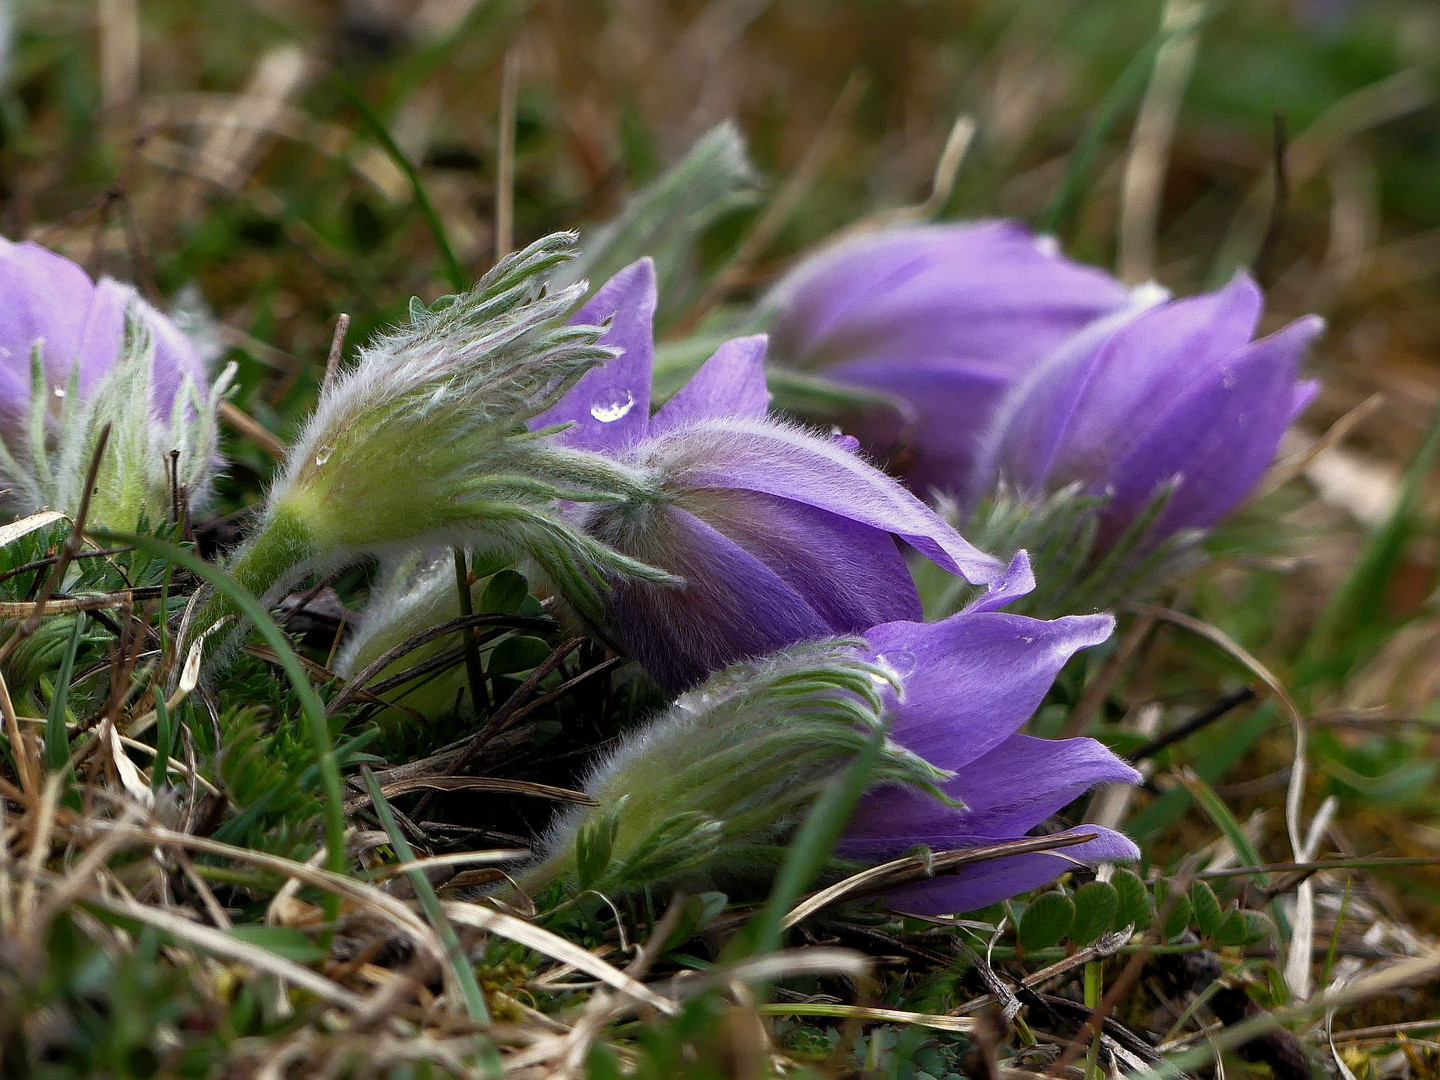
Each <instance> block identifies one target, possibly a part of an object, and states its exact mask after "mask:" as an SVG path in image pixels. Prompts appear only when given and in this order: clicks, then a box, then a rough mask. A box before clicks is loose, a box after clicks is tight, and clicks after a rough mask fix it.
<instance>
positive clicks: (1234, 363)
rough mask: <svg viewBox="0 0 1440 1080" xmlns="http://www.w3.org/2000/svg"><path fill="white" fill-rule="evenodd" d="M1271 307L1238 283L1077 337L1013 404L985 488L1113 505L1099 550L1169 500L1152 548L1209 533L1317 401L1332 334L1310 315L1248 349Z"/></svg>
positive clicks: (1003, 418) (987, 455)
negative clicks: (1069, 493) (1063, 492)
mask: <svg viewBox="0 0 1440 1080" xmlns="http://www.w3.org/2000/svg"><path fill="white" fill-rule="evenodd" d="M1262 303H1263V299H1262V297H1261V294H1260V290H1259V289H1258V288H1257V287H1256V286H1255V284H1254V282H1252V281H1251V280H1250V279H1249V278H1248V277H1246V276H1245V275H1243V274H1241V275H1238V276H1237V277H1236V278H1235V280H1234V281H1232V282H1231V283H1230V284H1229V285H1228V286H1227V287H1226V288H1224V289H1221V290H1220V291H1218V292H1214V293H1208V294H1205V295H1203V296H1195V297H1189V298H1187V299H1183V300H1175V301H1172V302H1170V303H1166V304H1161V305H1159V306H1156V307H1153V308H1150V309H1149V310H1146V311H1144V312H1142V313H1140V314H1138V315H1135V316H1134V317H1133V318H1126V319H1123V320H1116V321H1115V322H1112V323H1108V324H1097V326H1095V327H1092V328H1090V329H1088V330H1086V331H1082V332H1081V333H1079V334H1077V335H1076V336H1075V337H1074V338H1072V339H1071V340H1070V341H1069V342H1067V343H1066V344H1065V345H1063V346H1062V347H1061V348H1059V349H1057V350H1056V351H1055V352H1054V353H1053V354H1052V355H1051V356H1050V357H1049V358H1047V359H1046V361H1045V362H1044V363H1043V364H1042V365H1041V366H1040V367H1038V368H1037V369H1036V370H1035V371H1033V372H1032V373H1031V374H1030V375H1029V376H1028V377H1027V378H1026V379H1025V380H1024V381H1023V382H1022V383H1021V384H1020V385H1019V386H1017V387H1016V389H1015V390H1014V392H1013V393H1012V394H1011V396H1010V397H1009V398H1008V399H1007V400H1006V402H1005V404H1004V406H1003V407H1002V408H1001V410H1000V412H999V414H998V416H997V418H996V422H995V425H994V427H993V428H992V430H991V431H990V433H989V436H988V437H987V442H986V446H985V448H984V451H983V452H982V454H981V456H980V460H979V462H978V464H977V466H976V474H975V475H976V484H975V486H976V488H977V489H979V490H987V489H989V488H991V487H993V486H994V485H995V484H996V483H1003V484H1008V485H1012V486H1013V487H1014V488H1016V489H1018V490H1020V491H1023V492H1033V493H1040V492H1045V491H1058V490H1060V489H1062V488H1066V487H1069V486H1071V485H1076V486H1078V488H1079V489H1080V490H1082V491H1084V492H1086V493H1089V494H1092V495H1096V496H1102V497H1104V499H1105V500H1106V502H1105V505H1104V506H1103V508H1102V509H1101V510H1100V532H1101V537H1102V540H1103V539H1105V538H1110V539H1113V538H1114V537H1116V536H1118V535H1119V534H1120V533H1122V532H1123V531H1124V529H1125V527H1126V526H1127V525H1128V524H1130V523H1131V522H1132V521H1134V520H1135V519H1136V518H1137V516H1138V515H1140V514H1141V513H1142V511H1144V510H1146V509H1147V507H1149V506H1150V505H1151V504H1152V503H1153V502H1154V500H1156V499H1157V497H1160V496H1161V495H1162V493H1164V491H1165V490H1166V489H1167V488H1168V489H1169V494H1168V497H1167V501H1166V502H1165V504H1164V506H1163V509H1162V510H1161V511H1160V514H1159V516H1158V518H1157V519H1156V520H1155V521H1154V522H1153V524H1152V525H1151V526H1150V528H1149V531H1148V535H1147V537H1146V538H1145V542H1146V543H1147V544H1150V545H1153V544H1155V543H1158V542H1159V541H1161V540H1163V539H1164V538H1165V537H1167V536H1171V535H1173V534H1175V533H1176V532H1178V531H1180V530H1183V529H1194V528H1204V527H1207V526H1209V525H1213V524H1214V523H1215V522H1216V521H1218V520H1219V519H1220V518H1221V517H1223V516H1224V515H1225V514H1226V513H1227V512H1228V511H1229V510H1230V509H1231V508H1233V507H1234V506H1235V505H1236V504H1237V503H1239V502H1240V501H1241V500H1242V499H1243V498H1244V497H1245V496H1246V495H1247V494H1249V492H1250V491H1251V489H1252V488H1254V486H1255V484H1256V483H1257V482H1258V481H1259V479H1260V477H1261V475H1262V474H1263V473H1264V471H1265V469H1266V467H1267V466H1268V465H1269V464H1270V462H1271V460H1272V459H1273V458H1274V456H1275V450H1276V447H1277V446H1278V445H1279V443H1280V437H1281V435H1282V434H1283V433H1284V431H1285V429H1286V427H1288V426H1289V424H1290V421H1291V420H1292V419H1293V418H1294V417H1295V415H1296V414H1297V413H1298V412H1300V410H1302V409H1303V408H1304V407H1305V405H1306V404H1307V403H1308V402H1309V401H1310V399H1311V398H1312V397H1313V396H1314V394H1315V392H1316V389H1317V386H1316V384H1315V383H1312V382H1301V381H1298V375H1299V367H1300V360H1301V358H1302V356H1303V355H1304V353H1305V350H1306V347H1307V346H1308V345H1309V343H1310V342H1311V341H1313V340H1314V338H1315V337H1316V336H1317V335H1318V334H1319V333H1320V331H1321V329H1322V328H1323V325H1324V324H1323V323H1322V322H1321V320H1320V319H1318V318H1315V317H1313V316H1311V317H1307V318H1303V319H1299V320H1297V321H1295V322H1293V323H1291V324H1290V325H1289V326H1287V327H1285V328H1284V329H1283V330H1280V331H1279V332H1277V333H1275V334H1272V335H1271V336H1269V337H1266V338H1261V339H1259V340H1253V339H1254V335H1255V328H1256V325H1257V323H1258V321H1259V318H1260V311H1261V306H1262Z"/></svg>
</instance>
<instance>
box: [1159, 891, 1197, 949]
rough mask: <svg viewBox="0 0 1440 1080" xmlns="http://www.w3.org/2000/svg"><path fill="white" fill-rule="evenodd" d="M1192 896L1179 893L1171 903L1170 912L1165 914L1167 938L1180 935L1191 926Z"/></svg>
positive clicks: (1167, 939)
mask: <svg viewBox="0 0 1440 1080" xmlns="http://www.w3.org/2000/svg"><path fill="white" fill-rule="evenodd" d="M1190 914H1191V908H1190V898H1189V897H1188V896H1186V895H1185V894H1184V893H1177V894H1176V895H1175V898H1174V900H1173V901H1171V903H1170V913H1169V914H1168V915H1166V916H1165V940H1166V941H1170V940H1171V939H1173V938H1177V937H1179V936H1180V935H1181V934H1183V933H1184V932H1185V931H1186V930H1188V929H1189V928H1190Z"/></svg>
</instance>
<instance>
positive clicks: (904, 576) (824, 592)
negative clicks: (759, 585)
mask: <svg viewBox="0 0 1440 1080" xmlns="http://www.w3.org/2000/svg"><path fill="white" fill-rule="evenodd" d="M679 505H680V506H681V507H682V508H683V509H686V510H688V511H689V512H691V513H693V514H694V515H695V516H696V517H698V518H700V519H701V520H703V521H704V522H705V523H706V524H707V525H710V526H711V527H712V528H714V529H716V530H717V531H719V532H720V533H721V534H722V535H723V536H725V537H726V538H727V539H729V540H730V541H732V542H733V543H736V544H739V545H740V546H741V547H742V548H744V549H745V550H746V551H747V552H749V553H750V554H751V555H753V556H755V558H757V559H759V560H760V562H762V563H763V564H764V565H765V566H766V567H767V568H768V569H769V570H770V571H771V572H772V573H774V574H776V575H777V576H778V577H779V578H780V579H781V580H782V581H784V582H786V583H787V584H788V585H790V587H791V588H793V589H794V590H795V591H796V593H797V594H799V595H800V596H802V597H804V599H805V603H806V604H807V605H808V606H809V607H811V608H812V609H813V610H814V611H816V612H817V613H818V614H819V615H820V617H821V618H823V619H824V620H825V622H826V624H827V626H828V627H829V630H830V632H831V633H832V634H855V633H860V632H862V631H865V630H868V629H869V628H870V627H872V626H874V625H875V624H876V623H882V622H889V621H891V620H894V619H920V618H921V609H920V597H919V594H918V593H917V592H916V591H915V583H914V580H913V579H912V578H911V576H910V571H909V569H908V568H907V567H906V565H905V558H904V556H903V555H902V554H901V553H900V549H899V548H898V547H897V546H896V544H895V539H894V537H892V536H891V535H890V534H889V533H888V532H885V531H883V530H880V529H872V528H870V527H869V526H866V525H860V524H858V523H856V522H854V521H851V520H850V519H849V518H846V517H841V516H839V515H837V514H832V513H829V512H828V511H825V510H817V509H816V508H815V507H813V506H807V505H805V504H804V503H797V502H792V501H790V500H789V499H780V498H776V497H775V496H773V495H763V494H759V493H757V492H752V491H734V490H732V491H703V492H698V493H695V494H693V495H690V496H688V497H682V498H681V500H680V503H679ZM733 580H734V583H735V586H736V587H743V579H733Z"/></svg>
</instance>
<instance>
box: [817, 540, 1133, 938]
mask: <svg viewBox="0 0 1440 1080" xmlns="http://www.w3.org/2000/svg"><path fill="white" fill-rule="evenodd" d="M1011 576H1012V577H1013V578H1016V579H1018V580H1016V581H1015V582H1014V584H1013V585H1011V586H1010V587H1007V588H998V589H996V590H995V591H994V592H993V593H992V595H991V596H990V597H987V598H985V599H983V600H982V601H981V602H980V603H979V604H977V605H975V606H972V607H971V608H969V609H967V610H965V611H962V612H960V613H959V614H957V615H952V616H951V617H950V618H948V619H945V620H944V621H942V622H937V623H929V624H920V623H914V622H893V623H889V624H887V625H884V626H877V627H875V628H874V629H872V630H870V631H869V632H868V633H867V634H865V638H866V640H867V641H868V642H869V644H870V646H871V648H873V649H874V650H875V661H876V662H877V663H878V664H880V665H882V666H885V667H888V668H890V669H892V670H893V671H894V672H895V673H896V675H897V676H899V678H900V680H901V683H902V687H903V689H902V691H901V694H900V696H899V697H896V696H895V695H893V694H890V696H889V700H888V708H887V710H886V712H887V715H888V717H889V720H890V725H891V726H890V736H891V738H892V739H894V740H895V741H896V742H897V743H899V744H900V745H901V746H903V747H905V748H906V749H907V750H910V751H912V752H914V753H916V754H918V755H920V756H921V757H923V758H924V759H925V760H926V761H927V762H929V763H930V764H931V765H933V766H935V767H937V768H940V769H945V770H949V771H951V772H952V773H953V775H952V776H951V777H950V778H949V779H948V780H945V781H944V782H942V783H941V785H940V787H941V789H942V790H943V791H944V792H945V794H947V795H948V796H950V797H951V798H952V799H955V800H956V801H958V802H960V803H962V804H963V809H961V808H957V807H954V806H949V805H946V804H945V803H943V802H941V801H940V800H938V799H936V798H934V797H933V796H931V795H929V794H927V793H925V792H923V791H920V790H917V789H915V788H913V787H900V786H890V787H883V788H880V789H879V790H877V791H873V792H871V793H870V794H868V795H866V796H865V797H864V798H863V799H862V800H861V803H860V805H859V806H858V807H857V808H856V811H855V814H854V816H853V817H852V819H851V821H850V824H849V826H848V828H847V830H846V834H845V836H844V838H843V839H842V840H841V843H840V847H839V849H838V854H840V855H842V856H845V857H848V858H852V859H858V860H863V861H865V862H877V861H881V860H886V859H893V858H896V857H898V856H900V855H903V854H904V853H905V852H906V851H907V850H908V849H910V848H912V847H915V846H918V845H925V846H927V847H929V848H931V849H932V850H934V851H944V850H953V849H957V848H969V847H979V846H986V845H990V844H995V843H1000V842H1004V841H1011V840H1018V839H1021V838H1023V837H1024V836H1026V835H1027V834H1028V833H1029V832H1030V831H1031V830H1032V829H1034V828H1035V827H1036V826H1038V825H1040V824H1041V823H1043V822H1044V821H1045V820H1046V819H1047V818H1049V817H1050V816H1051V815H1052V814H1054V813H1056V812H1057V811H1059V810H1060V809H1061V808H1063V807H1064V806H1066V805H1067V804H1068V803H1070V802H1072V801H1073V800H1074V799H1076V798H1078V797H1079V796H1080V795H1082V794H1084V793H1085V792H1086V791H1088V790H1089V789H1090V788H1091V787H1094V786H1095V785H1096V784H1102V783H1135V782H1137V781H1138V780H1139V779H1140V777H1139V774H1138V773H1136V771H1135V770H1134V769H1132V768H1131V767H1130V766H1129V765H1127V764H1125V762H1123V761H1121V760H1120V759H1119V758H1118V757H1116V756H1115V755H1114V754H1113V753H1111V752H1110V751H1109V750H1108V749H1106V748H1105V747H1104V746H1103V745H1102V744H1100V743H1098V742H1096V741H1095V740H1094V739H1066V740H1060V741H1057V740H1049V739H1037V738H1033V737H1031V736H1029V735H1019V734H1016V732H1017V731H1018V729H1019V728H1020V726H1021V725H1022V724H1023V723H1024V722H1025V721H1026V720H1027V719H1029V717H1030V715H1031V714H1032V713H1033V712H1034V711H1035V709H1036V708H1037V707H1038V706H1039V704H1040V702H1041V700H1042V699H1043V698H1044V696H1045V693H1046V691H1047V690H1048V689H1049V688H1050V684H1051V683H1052V682H1053V681H1054V679H1055V676H1056V674H1057V673H1058V672H1059V671H1060V669H1061V667H1063V666H1064V665H1065V662H1066V661H1067V660H1069V658H1070V657H1071V656H1072V655H1073V654H1074V653H1075V652H1077V651H1078V650H1080V649H1083V648H1086V647H1088V646H1091V645H1096V644H1099V643H1100V642H1102V641H1104V640H1105V639H1106V638H1107V637H1109V636H1110V631H1111V628H1112V627H1113V626H1114V620H1112V619H1111V618H1110V617H1109V616H1108V615H1085V616H1069V617H1066V618H1063V619H1055V620H1051V621H1046V620H1042V619H1031V618H1026V617H1024V616H1020V615H1009V614H1005V613H1003V612H999V611H996V610H995V608H997V607H998V606H1000V605H1001V604H1003V603H1004V602H1005V601H1006V600H1009V599H1013V598H1014V597H1015V596H1017V595H1019V594H1020V593H1023V592H1025V591H1028V588H1029V586H1030V585H1032V584H1033V582H1032V581H1031V580H1030V579H1029V575H1028V566H1026V565H1025V564H1024V558H1023V556H1022V557H1021V558H1020V559H1019V560H1017V565H1016V567H1014V568H1012V575H1011ZM1069 833H1071V834H1074V833H1093V834H1095V836H1094V839H1092V840H1089V841H1086V842H1084V843H1080V844H1077V845H1075V846H1073V847H1068V848H1062V849H1060V850H1059V851H1058V852H1056V853H1050V852H1041V853H1036V854H1029V855H1014V856H1007V857H1005V858H1001V859H995V860H992V861H990V862H982V863H977V864H973V865H970V866H966V867H963V868H962V869H960V870H959V871H958V872H955V873H951V874H946V875H943V876H939V877H935V878H932V879H929V880H926V881H922V882H919V883H917V884H913V885H907V886H901V887H899V888H897V889H896V890H895V891H893V892H892V893H890V894H887V896H886V898H885V899H886V901H887V903H888V904H890V905H891V906H894V907H896V908H899V909H901V910H904V911H913V912H917V913H920V914H939V913H951V912H960V911H971V910H974V909H975V908H979V907H984V906H986V905H987V904H992V903H994V902H996V901H997V900H1003V899H1005V898H1006V897H1009V896H1015V895H1017V894H1019V893H1022V892H1027V891H1029V890H1030V889H1034V888H1038V887H1039V886H1041V885H1044V884H1046V883H1047V882H1049V881H1052V880H1053V879H1054V878H1056V877H1058V876H1059V875H1060V874H1062V873H1064V872H1065V871H1066V870H1067V869H1069V868H1070V867H1071V866H1073V865H1074V862H1075V861H1076V860H1078V861H1080V862H1083V863H1087V864H1092V863H1095V862H1099V861H1107V860H1115V861H1128V860H1132V859H1135V858H1138V857H1139V852H1138V851H1137V849H1136V847H1135V845H1134V844H1133V843H1131V841H1130V840H1129V839H1127V838H1126V837H1124V836H1122V835H1120V834H1119V833H1116V832H1112V831H1111V830H1109V829H1104V828H1100V827H1099V826H1094V825H1084V826H1080V827H1078V828H1076V829H1072V830H1069Z"/></svg>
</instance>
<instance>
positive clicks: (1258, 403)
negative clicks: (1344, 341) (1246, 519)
mask: <svg viewBox="0 0 1440 1080" xmlns="http://www.w3.org/2000/svg"><path fill="white" fill-rule="evenodd" d="M1322 329H1323V323H1322V322H1321V321H1320V320H1319V319H1315V318H1305V319H1299V320H1297V321H1295V322H1293V323H1291V324H1290V325H1289V326H1287V327H1286V328H1285V329H1283V330H1281V331H1280V332H1278V333H1276V334H1272V335H1271V336H1270V337H1268V338H1264V339H1262V340H1260V341H1257V342H1255V344H1253V345H1251V346H1249V347H1247V348H1243V349H1241V350H1240V351H1239V352H1238V353H1236V354H1235V355H1234V356H1233V357H1232V358H1231V359H1230V360H1229V361H1228V362H1226V363H1224V364H1222V365H1220V366H1218V367H1216V368H1215V369H1214V370H1212V371H1211V372H1210V373H1209V375H1208V376H1207V377H1206V378H1205V379H1204V380H1203V381H1201V382H1199V383H1198V384H1196V385H1195V386H1193V387H1192V388H1191V390H1190V392H1189V393H1187V394H1186V395H1185V396H1184V397H1183V398H1181V399H1180V400H1178V401H1176V402H1174V403H1173V404H1172V405H1171V406H1170V408H1168V409H1166V410H1165V411H1163V412H1161V413H1160V415H1159V416H1157V417H1156V418H1155V420H1154V422H1153V423H1152V424H1151V425H1149V428H1148V430H1146V431H1144V432H1143V433H1142V434H1141V435H1140V437H1139V438H1138V439H1137V440H1136V441H1135V443H1134V445H1133V447H1132V448H1131V449H1130V451H1129V452H1128V453H1127V454H1125V455H1124V456H1123V457H1122V458H1120V459H1119V460H1118V461H1117V462H1116V463H1115V465H1114V466H1113V468H1111V469H1110V471H1109V473H1108V475H1107V476H1106V477H1105V480H1104V483H1103V485H1097V489H1100V490H1104V491H1106V492H1109V493H1111V500H1110V503H1109V505H1108V506H1107V507H1106V509H1105V512H1104V520H1105V521H1106V522H1108V523H1109V526H1110V531H1112V532H1113V531H1115V530H1116V529H1119V528H1122V527H1123V523H1124V522H1126V521H1129V520H1132V519H1133V518H1134V517H1135V515H1136V514H1138V513H1139V512H1140V511H1141V510H1142V509H1143V508H1144V507H1145V506H1146V505H1147V504H1148V503H1149V502H1150V500H1151V499H1153V498H1154V497H1155V494H1156V492H1157V490H1158V489H1159V487H1160V486H1161V485H1162V484H1165V483H1166V482H1168V481H1169V480H1171V479H1172V478H1174V477H1179V479H1180V483H1179V486H1178V488H1177V489H1176V491H1175V493H1174V494H1173V495H1172V496H1171V498H1170V501H1169V503H1168V504H1167V505H1166V507H1165V510H1164V511H1163V513H1162V514H1161V516H1160V518H1159V519H1158V520H1157V521H1156V522H1155V525H1154V526H1153V532H1152V536H1168V535H1170V534H1172V533H1174V532H1176V531H1178V530H1180V529H1187V528H1198V527H1203V526H1207V525H1211V524H1213V523H1214V522H1216V521H1218V520H1219V519H1220V518H1221V517H1223V516H1224V515H1225V514H1226V513H1227V512H1228V511H1229V510H1230V509H1231V508H1232V507H1234V506H1235V505H1236V504H1237V503H1238V502H1240V500H1241V499H1243V498H1244V497H1245V496H1246V495H1247V494H1249V492H1250V490H1251V489H1252V488H1253V487H1254V486H1255V484H1256V483H1257V482H1258V481H1259V480H1260V477H1261V476H1262V475H1263V474H1264V472H1265V470H1266V468H1268V467H1269V465H1270V462H1271V460H1272V459H1273V458H1274V456H1275V450H1276V447H1278V446H1279V444H1280V437H1281V435H1283V434H1284V432H1285V428H1286V427H1288V426H1289V424H1290V417H1291V415H1292V411H1293V409H1294V401H1295V375H1296V371H1297V369H1298V367H1299V364H1300V358H1301V355H1302V353H1303V352H1304V350H1305V348H1306V346H1308V345H1309V343H1310V342H1311V341H1312V340H1313V339H1314V338H1315V336H1316V335H1317V334H1319V333H1320V331H1321V330H1322Z"/></svg>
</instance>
